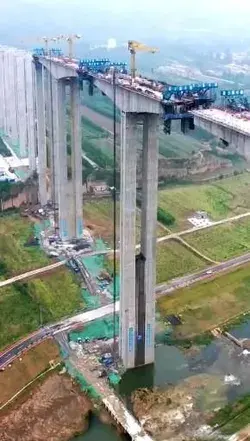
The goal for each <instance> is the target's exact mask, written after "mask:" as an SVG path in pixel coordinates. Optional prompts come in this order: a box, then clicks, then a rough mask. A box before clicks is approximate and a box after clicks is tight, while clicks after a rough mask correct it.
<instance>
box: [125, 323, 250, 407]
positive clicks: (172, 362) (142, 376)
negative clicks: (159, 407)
mask: <svg viewBox="0 0 250 441" xmlns="http://www.w3.org/2000/svg"><path fill="white" fill-rule="evenodd" d="M230 332H231V333H232V334H234V335H235V336H238V337H240V338H244V337H245V338H250V321H249V323H247V324H244V325H242V326H240V327H237V328H235V329H232V330H231V331H230ZM155 355H156V360H155V366H154V367H144V368H138V369H135V370H133V371H128V372H127V373H126V374H125V375H124V376H123V378H122V381H121V383H120V390H119V391H120V393H121V394H122V395H123V396H126V397H130V395H131V393H132V392H133V391H134V390H135V389H137V388H138V387H152V386H160V387H166V386H168V385H177V384H179V383H181V382H182V380H184V379H187V378H190V377H195V376H197V378H198V375H200V374H206V375H211V378H215V379H217V380H218V382H217V383H218V385H220V387H222V388H224V389H226V396H227V399H228V401H231V400H233V399H235V398H236V397H237V396H241V395H243V394H245V393H249V392H250V376H249V372H250V354H249V355H246V356H244V355H243V354H242V350H241V349H240V348H238V347H237V346H235V345H234V344H233V343H231V342H228V341H227V340H226V339H216V340H214V341H213V342H212V343H211V344H210V345H208V346H206V347H203V348H196V350H194V351H183V350H180V349H178V348H176V347H173V346H167V345H163V346H158V347H157V348H156V353H155ZM229 374H230V375H234V377H236V378H237V379H239V380H240V385H235V384H227V385H225V376H227V375H229ZM224 386H225V387H224ZM211 387H214V384H213V385H212V384H211ZM224 389H223V390H224ZM128 405H129V400H128Z"/></svg>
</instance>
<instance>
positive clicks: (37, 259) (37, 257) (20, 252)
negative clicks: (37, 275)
mask: <svg viewBox="0 0 250 441" xmlns="http://www.w3.org/2000/svg"><path fill="white" fill-rule="evenodd" d="M33 235H34V231H33V224H32V222H30V221H29V220H28V219H27V218H22V217H20V216H19V215H18V214H14V215H10V216H5V217H2V218H1V219H0V262H1V264H0V268H1V265H2V266H3V265H4V266H5V272H6V275H9V276H10V275H15V274H18V273H21V272H24V270H25V271H29V270H32V269H35V268H39V267H41V266H43V265H47V264H48V263H49V262H50V261H49V259H48V257H47V256H46V255H45V254H44V253H43V252H42V251H41V249H40V248H39V247H38V246H30V247H25V244H26V242H27V241H28V239H29V238H30V237H32V236H33ZM4 275H5V274H4ZM0 277H1V269H0Z"/></svg>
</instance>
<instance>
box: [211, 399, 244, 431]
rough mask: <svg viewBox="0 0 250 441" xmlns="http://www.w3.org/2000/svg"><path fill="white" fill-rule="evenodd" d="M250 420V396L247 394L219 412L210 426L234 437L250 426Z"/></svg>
mask: <svg viewBox="0 0 250 441" xmlns="http://www.w3.org/2000/svg"><path fill="white" fill-rule="evenodd" d="M249 419H250V394H247V395H245V396H243V397H241V398H239V399H237V400H236V401H234V402H233V403H232V404H227V405H226V406H225V407H223V408H222V409H220V410H218V412H216V414H215V415H214V417H212V419H211V420H210V424H211V425H212V426H215V425H216V424H218V425H219V427H220V432H222V433H223V434H225V435H232V434H234V433H235V432H238V431H239V430H241V429H243V428H244V427H246V426H247V425H248V424H249Z"/></svg>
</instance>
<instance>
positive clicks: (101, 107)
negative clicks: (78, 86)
mask: <svg viewBox="0 0 250 441" xmlns="http://www.w3.org/2000/svg"><path fill="white" fill-rule="evenodd" d="M83 96H84V99H83V104H84V105H85V106H88V107H89V108H90V109H93V110H95V111H96V112H99V113H101V114H102V115H105V116H107V117H109V118H113V112H114V111H113V104H112V101H111V100H110V99H109V98H107V97H106V96H104V95H102V94H101V92H100V91H99V90H98V89H94V95H93V96H90V95H89V93H88V86H87V85H83ZM117 113H118V117H119V110H117Z"/></svg>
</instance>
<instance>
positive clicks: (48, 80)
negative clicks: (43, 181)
mask: <svg viewBox="0 0 250 441" xmlns="http://www.w3.org/2000/svg"><path fill="white" fill-rule="evenodd" d="M44 80H45V120H46V124H45V127H46V128H45V130H46V150H47V159H48V164H49V180H50V182H49V184H50V185H49V188H48V199H50V200H53V199H54V193H55V188H54V187H55V185H54V184H55V183H54V180H55V179H54V153H53V145H52V137H53V135H52V132H53V130H52V127H53V122H52V77H51V74H50V72H49V71H48V70H45V79H44Z"/></svg>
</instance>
